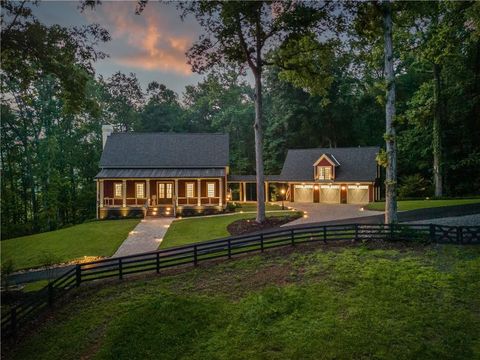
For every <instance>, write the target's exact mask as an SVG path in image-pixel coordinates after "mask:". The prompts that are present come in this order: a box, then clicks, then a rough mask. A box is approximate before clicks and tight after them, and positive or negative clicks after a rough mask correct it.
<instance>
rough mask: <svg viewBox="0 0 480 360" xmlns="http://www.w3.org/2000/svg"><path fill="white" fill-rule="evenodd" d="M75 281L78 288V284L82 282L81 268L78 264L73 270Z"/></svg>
mask: <svg viewBox="0 0 480 360" xmlns="http://www.w3.org/2000/svg"><path fill="white" fill-rule="evenodd" d="M75 279H76V285H77V287H78V286H80V283H81V282H82V268H81V266H80V264H77V266H76V268H75Z"/></svg>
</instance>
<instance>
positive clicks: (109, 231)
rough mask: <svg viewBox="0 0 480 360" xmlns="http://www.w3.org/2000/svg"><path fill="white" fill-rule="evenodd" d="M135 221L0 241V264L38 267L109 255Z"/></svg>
mask: <svg viewBox="0 0 480 360" xmlns="http://www.w3.org/2000/svg"><path fill="white" fill-rule="evenodd" d="M138 222H139V220H136V219H128V220H104V221H92V222H88V223H84V224H80V225H75V226H71V227H68V228H65V229H61V230H56V231H50V232H45V233H41V234H35V235H29V236H22V237H18V238H14V239H8V240H3V241H2V242H1V247H2V262H3V261H6V260H8V259H11V260H12V261H13V264H14V267H15V269H26V268H34V267H39V266H42V265H43V264H44V262H45V261H46V260H54V261H55V262H56V263H62V262H68V261H72V260H75V259H79V258H82V257H85V256H87V257H91V256H93V257H96V256H111V255H113V253H114V252H115V251H116V250H117V249H118V247H119V246H120V244H121V243H122V242H123V240H125V239H126V238H127V236H128V233H129V232H130V231H131V230H132V229H133V228H134V227H135V226H136V225H137V224H138Z"/></svg>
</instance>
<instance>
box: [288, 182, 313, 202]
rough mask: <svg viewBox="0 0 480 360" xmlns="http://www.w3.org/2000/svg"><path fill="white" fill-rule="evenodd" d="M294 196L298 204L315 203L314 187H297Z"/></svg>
mask: <svg viewBox="0 0 480 360" xmlns="http://www.w3.org/2000/svg"><path fill="white" fill-rule="evenodd" d="M293 196H294V199H295V201H296V202H313V185H295V187H294V194H293Z"/></svg>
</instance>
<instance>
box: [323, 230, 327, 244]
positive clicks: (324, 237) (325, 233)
mask: <svg viewBox="0 0 480 360" xmlns="http://www.w3.org/2000/svg"><path fill="white" fill-rule="evenodd" d="M323 242H324V243H325V244H326V243H327V227H326V226H325V225H323Z"/></svg>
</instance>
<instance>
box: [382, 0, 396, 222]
mask: <svg viewBox="0 0 480 360" xmlns="http://www.w3.org/2000/svg"><path fill="white" fill-rule="evenodd" d="M383 24H384V39H385V80H386V85H387V91H386V96H387V99H386V105H385V122H386V132H385V142H386V150H387V169H386V170H387V171H386V179H385V223H386V224H392V223H395V222H397V220H398V219H397V150H396V138H395V137H396V135H395V124H394V121H395V73H394V70H393V43H392V9H391V5H390V1H389V0H386V1H384V3H383Z"/></svg>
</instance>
